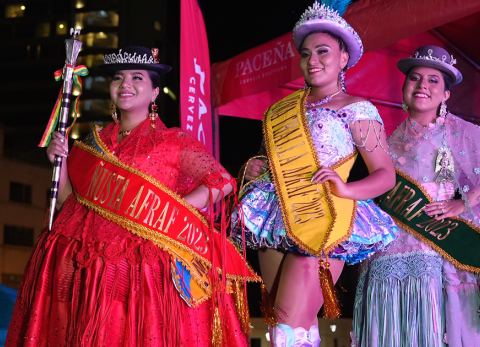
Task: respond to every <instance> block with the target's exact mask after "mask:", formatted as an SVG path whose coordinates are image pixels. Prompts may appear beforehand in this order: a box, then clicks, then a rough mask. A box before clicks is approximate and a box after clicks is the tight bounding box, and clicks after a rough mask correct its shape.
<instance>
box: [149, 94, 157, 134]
mask: <svg viewBox="0 0 480 347" xmlns="http://www.w3.org/2000/svg"><path fill="white" fill-rule="evenodd" d="M157 109H158V107H157V104H156V103H155V100H154V101H152V103H151V104H150V110H151V111H150V113H149V114H148V118H150V126H151V127H152V128H155V121H156V119H157V117H158V113H157Z"/></svg>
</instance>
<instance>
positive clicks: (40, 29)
mask: <svg viewBox="0 0 480 347" xmlns="http://www.w3.org/2000/svg"><path fill="white" fill-rule="evenodd" d="M35 36H36V37H49V36H50V23H49V22H41V23H38V24H37V28H36V30H35Z"/></svg>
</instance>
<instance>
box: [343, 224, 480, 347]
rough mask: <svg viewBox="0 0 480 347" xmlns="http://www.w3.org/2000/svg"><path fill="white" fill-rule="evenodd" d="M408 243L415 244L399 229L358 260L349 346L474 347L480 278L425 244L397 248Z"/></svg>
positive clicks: (479, 326) (478, 335) (478, 334)
mask: <svg viewBox="0 0 480 347" xmlns="http://www.w3.org/2000/svg"><path fill="white" fill-rule="evenodd" d="M413 242H417V243H420V241H415V240H414V239H413V237H412V236H406V235H405V232H404V231H402V230H401V231H400V232H399V239H397V240H395V241H394V242H393V243H392V245H391V246H390V247H389V248H388V250H386V251H385V252H381V253H379V254H377V255H375V256H374V257H372V258H371V259H369V260H368V261H367V262H365V263H364V264H362V271H361V275H360V278H359V283H358V286H357V293H356V297H355V304H354V316H353V332H352V341H353V344H352V346H353V347H409V346H429V347H445V346H449V347H466V346H480V317H479V314H478V312H479V311H478V310H479V307H480V290H479V289H480V287H479V285H480V277H479V276H478V275H475V274H473V273H470V272H467V271H461V270H458V269H456V268H455V267H454V266H453V265H452V264H451V263H450V262H448V261H446V260H444V259H443V258H442V257H441V256H440V255H439V254H438V253H437V252H435V251H433V250H431V249H427V247H425V246H423V247H422V248H423V249H417V250H413V251H407V252H399V251H400V250H401V249H402V248H405V244H407V245H408V246H411V244H412V243H413Z"/></svg>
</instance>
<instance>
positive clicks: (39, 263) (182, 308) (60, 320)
mask: <svg viewBox="0 0 480 347" xmlns="http://www.w3.org/2000/svg"><path fill="white" fill-rule="evenodd" d="M118 130H119V129H118V125H114V124H111V125H109V126H107V127H106V128H104V129H103V130H102V131H101V132H100V138H101V140H102V141H103V142H104V143H105V144H106V145H107V147H108V149H109V151H110V152H111V153H113V154H114V155H115V156H116V157H117V158H118V159H119V160H120V161H122V162H123V163H125V164H127V165H129V166H131V167H134V168H136V169H138V170H140V171H142V172H144V173H147V174H148V175H150V176H152V177H154V178H155V179H157V180H158V181H159V182H161V183H162V184H163V185H165V186H166V187H168V188H170V189H171V190H173V191H175V192H176V193H178V194H179V195H180V196H184V195H186V194H188V193H189V192H191V191H192V190H193V189H195V188H196V187H197V186H199V185H200V184H201V183H204V182H207V181H208V178H209V177H212V176H213V177H214V176H215V175H218V173H223V172H225V171H224V169H223V168H222V167H221V166H220V165H219V164H218V163H217V162H216V161H215V159H214V158H213V157H211V156H210V155H209V154H208V153H207V152H206V151H205V150H204V148H203V146H202V145H201V144H199V143H198V142H196V141H195V140H193V139H192V138H190V137H189V136H188V135H185V134H184V133H183V132H181V131H180V130H179V129H167V128H166V127H165V126H164V125H163V124H162V123H161V122H160V121H158V120H157V122H156V128H155V129H153V128H152V127H151V126H150V123H149V121H145V122H143V123H142V124H140V125H139V126H138V127H137V128H135V129H134V130H133V131H132V133H131V134H130V135H129V136H127V137H125V138H124V139H123V140H122V141H121V142H120V143H118V142H117V134H118ZM74 190H75V187H74ZM171 268H172V266H171V256H170V254H169V253H167V252H166V251H164V250H162V249H160V248H159V247H158V246H156V245H155V244H153V243H152V242H151V241H148V240H145V239H143V238H141V237H138V236H136V235H134V234H132V233H131V232H129V231H128V230H126V229H124V228H122V227H121V226H120V225H118V224H116V223H114V222H111V221H109V220H107V219H105V218H103V217H102V216H100V215H99V214H98V213H96V212H94V211H93V210H92V209H89V208H87V207H85V206H84V205H82V204H80V203H79V202H78V201H77V199H76V197H75V194H71V195H70V196H69V197H68V199H67V200H66V201H65V203H64V206H63V207H62V210H61V211H60V212H59V213H58V216H57V218H56V220H55V223H54V225H53V229H52V231H51V232H50V233H48V232H44V233H42V234H41V236H40V238H39V241H38V244H37V246H36V248H35V250H34V253H33V255H32V257H31V259H30V262H29V264H28V266H27V269H26V273H25V277H24V280H23V283H22V286H21V289H20V291H19V296H18V300H17V304H16V307H15V310H14V313H13V318H12V321H11V324H10V329H9V332H8V337H7V344H6V345H7V346H82V347H83V346H107V345H108V346H110V347H112V346H202V347H203V346H211V344H212V317H213V314H212V309H213V305H212V302H211V300H207V301H206V302H204V303H202V304H200V305H199V306H198V307H197V308H190V307H189V306H188V305H187V304H186V303H185V302H184V301H183V300H182V298H181V297H180V295H179V292H178V291H177V290H176V288H175V286H174V284H173V281H172V274H171V271H172V270H171ZM222 304H223V305H224V308H225V310H224V313H223V314H222V317H221V321H222V323H223V324H224V327H226V329H223V330H224V332H223V334H224V335H223V343H224V345H228V346H246V345H247V344H248V342H247V338H246V336H245V334H244V333H243V332H242V328H241V324H240V321H239V318H238V316H237V313H236V310H235V307H234V300H233V299H232V296H231V295H227V296H226V299H225V301H224V302H223V303H222Z"/></svg>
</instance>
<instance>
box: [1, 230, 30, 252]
mask: <svg viewBox="0 0 480 347" xmlns="http://www.w3.org/2000/svg"><path fill="white" fill-rule="evenodd" d="M3 243H4V244H5V245H13V246H27V247H31V246H33V228H28V227H20V226H16V225H5V226H4V227H3Z"/></svg>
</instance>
